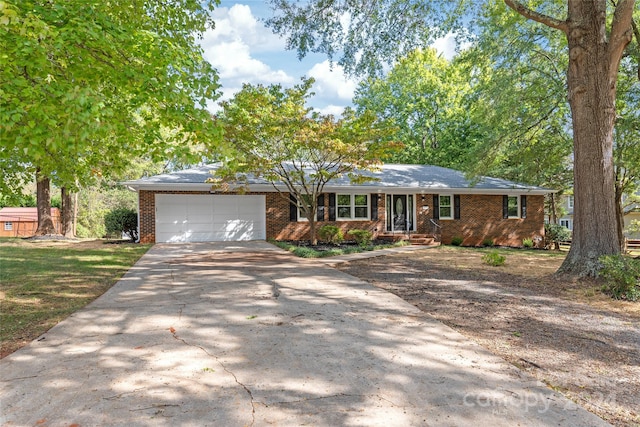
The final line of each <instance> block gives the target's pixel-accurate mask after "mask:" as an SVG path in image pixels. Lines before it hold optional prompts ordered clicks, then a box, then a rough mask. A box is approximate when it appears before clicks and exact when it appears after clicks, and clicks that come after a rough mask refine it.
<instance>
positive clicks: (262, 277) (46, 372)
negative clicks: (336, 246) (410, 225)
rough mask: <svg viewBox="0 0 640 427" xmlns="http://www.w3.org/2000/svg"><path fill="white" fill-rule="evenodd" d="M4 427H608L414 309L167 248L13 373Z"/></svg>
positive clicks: (276, 259)
mask: <svg viewBox="0 0 640 427" xmlns="http://www.w3.org/2000/svg"><path fill="white" fill-rule="evenodd" d="M0 369H1V374H2V382H1V388H0V402H1V405H2V406H1V410H2V418H1V421H2V425H7V426H23V425H37V424H39V425H70V424H78V425H82V426H90V425H127V426H152V425H153V426H164V425H166V426H177V425H180V426H191V425H193V426H205V425H208V426H251V425H254V426H264V425H277V426H300V425H314V426H377V425H380V426H418V425H419V426H424V425H438V426H440V425H452V426H460V425H497V426H499V425H504V426H512V425H539V426H551V425H554V426H555V425H581V426H597V425H607V424H606V423H605V422H604V421H602V420H601V419H599V418H598V417H596V416H595V415H593V414H591V413H589V412H587V411H585V410H584V409H582V408H581V407H577V406H576V405H575V404H573V403H572V402H570V401H568V400H567V399H565V398H563V397H561V396H560V395H558V394H556V393H554V392H553V391H551V390H549V389H547V388H545V387H544V386H543V385H542V384H540V383H538V382H536V381H534V380H533V379H531V378H530V377H528V376H527V375H525V374H523V373H522V372H520V371H519V370H518V369H516V368H515V367H513V366H511V365H509V364H507V363H506V362H504V361H503V360H501V359H499V358H497V357H495V356H493V355H491V354H490V353H489V352H488V351H486V350H484V349H483V348H481V347H479V346H478V345H476V344H474V343H472V342H470V341H469V340H468V339H466V338H464V337H463V336H462V335H460V334H458V333H456V332H455V331H453V330H452V329H450V328H448V327H446V326H444V325H442V324H441V323H439V322H437V321H435V320H433V319H432V318H430V317H428V316H425V315H424V314H423V313H422V312H420V311H419V310H418V309H417V308H415V307H413V306H412V305H410V304H408V303H406V302H404V301H403V300H401V299H400V298H398V297H396V296H394V295H392V294H390V293H387V292H385V291H382V290H379V289H376V288H374V287H372V286H370V285H368V284H366V283H364V282H362V281H360V280H358V279H356V278H354V277H352V276H349V275H347V274H344V273H341V272H339V271H337V270H335V269H333V268H331V267H328V266H326V265H325V264H324V263H321V262H318V261H315V260H303V259H299V258H295V257H293V256H291V255H289V254H288V253H285V252H284V251H281V250H279V249H277V248H275V247H274V246H272V245H270V244H268V243H264V242H251V243H244V244H239V243H237V244H236V243H234V244H215V243H202V244H184V245H156V246H154V247H153V248H152V249H151V250H150V251H149V252H148V253H147V254H146V255H144V256H143V257H142V258H141V259H140V261H139V262H138V263H137V264H136V265H135V266H134V267H132V269H131V270H130V271H129V272H128V273H127V275H125V277H123V279H122V280H121V281H120V282H118V284H116V285H115V286H114V287H113V288H112V289H111V290H109V291H108V292H107V293H106V294H105V295H103V296H102V297H101V298H99V299H98V300H96V301H95V302H93V303H92V304H90V305H89V306H87V307H86V308H85V309H84V310H82V311H80V312H77V313H76V314H74V315H73V316H71V317H70V318H69V319H67V320H65V321H64V322H62V323H60V324H59V325H57V326H56V327H54V328H53V329H51V330H50V331H49V332H48V333H47V334H45V335H43V336H42V337H40V338H39V339H38V340H37V341H34V342H33V343H31V344H30V345H29V346H27V347H25V348H23V349H21V350H19V351H17V352H16V353H14V354H13V355H11V356H9V357H6V358H5V359H3V360H1V361H0Z"/></svg>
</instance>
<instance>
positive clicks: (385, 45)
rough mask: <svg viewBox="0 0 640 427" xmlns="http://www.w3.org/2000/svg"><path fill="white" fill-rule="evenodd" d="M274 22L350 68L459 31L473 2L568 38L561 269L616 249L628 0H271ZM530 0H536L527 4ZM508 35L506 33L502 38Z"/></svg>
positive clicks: (303, 45)
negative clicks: (570, 156)
mask: <svg viewBox="0 0 640 427" xmlns="http://www.w3.org/2000/svg"><path fill="white" fill-rule="evenodd" d="M271 3H272V4H273V5H274V7H275V9H276V11H277V12H278V13H279V14H278V15H277V16H275V17H274V18H272V19H271V20H269V24H270V25H271V26H272V28H273V29H274V30H275V31H276V32H279V33H281V34H287V35H288V36H289V37H288V40H287V42H288V46H289V47H291V48H296V49H297V50H298V53H299V55H301V56H302V55H304V54H306V53H307V52H310V51H311V52H324V53H327V54H328V55H329V56H330V57H334V56H336V54H338V53H341V54H342V56H341V58H340V60H339V62H340V63H341V64H342V65H344V66H345V67H346V69H347V70H351V71H356V72H357V71H360V72H379V71H380V70H381V69H382V68H383V67H382V65H383V64H384V63H385V62H393V61H395V60H396V59H397V58H400V57H402V56H404V55H405V54H406V53H407V52H409V51H410V50H411V49H413V48H415V47H419V46H425V45H428V44H429V43H431V42H433V40H434V38H435V37H438V36H441V35H443V33H446V32H447V31H452V30H456V29H457V30H460V29H461V27H462V26H463V24H464V22H463V20H464V19H473V16H474V14H475V13H476V12H477V9H476V10H474V8H477V7H482V8H492V10H493V13H497V14H500V13H502V14H505V13H508V9H507V8H505V7H504V5H506V6H508V7H509V8H510V9H511V10H512V11H515V12H516V13H518V14H520V15H522V16H523V17H524V18H526V19H528V20H532V21H535V22H537V23H540V24H542V25H546V26H547V27H549V28H553V29H555V30H558V31H560V32H561V33H562V34H563V35H564V37H566V39H567V46H568V66H567V71H566V74H567V95H568V100H569V105H570V108H571V117H572V132H573V134H572V137H573V151H574V164H573V173H574V196H575V208H574V221H575V222H574V231H573V240H572V245H571V249H570V251H569V254H568V255H567V257H566V259H565V261H564V263H563V265H562V266H561V268H560V271H561V272H565V273H571V274H578V275H596V274H597V271H598V268H599V266H600V263H599V261H598V259H599V257H600V256H602V255H610V254H619V253H620V241H619V236H618V232H617V227H616V209H615V197H614V166H613V136H614V123H615V118H616V105H615V100H616V87H617V80H618V68H619V65H620V61H621V58H622V57H623V54H624V53H625V49H626V47H627V45H628V44H629V43H630V42H631V40H632V37H633V29H632V20H633V16H634V13H637V11H636V9H635V3H636V1H635V0H611V1H607V0H587V1H585V0H565V1H559V0H546V1H544V0H543V1H538V2H525V1H519V0H503V2H499V1H497V0H485V1H484V2H480V1H477V0H459V1H453V2H452V1H448V0H447V1H445V0H424V1H420V2H409V3H408V2H405V1H401V0H383V1H372V0H366V1H364V2H352V1H346V2H343V1H336V0H328V1H326V0H311V1H309V2H305V3H304V4H302V5H301V4H300V3H298V2H294V1H292V0H271ZM533 3H535V4H536V6H535V7H534V6H532V4H533ZM504 43H509V40H504Z"/></svg>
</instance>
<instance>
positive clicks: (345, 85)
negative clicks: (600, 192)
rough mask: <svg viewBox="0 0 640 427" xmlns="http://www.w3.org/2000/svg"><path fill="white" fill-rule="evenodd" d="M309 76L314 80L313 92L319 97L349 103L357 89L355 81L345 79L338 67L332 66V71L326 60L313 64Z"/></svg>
mask: <svg viewBox="0 0 640 427" xmlns="http://www.w3.org/2000/svg"><path fill="white" fill-rule="evenodd" d="M309 76H310V77H313V78H314V79H316V83H315V85H314V90H315V92H316V94H317V95H318V96H320V97H332V98H336V97H337V98H339V99H342V100H345V101H351V99H352V98H353V95H354V94H355V91H356V88H357V87H358V81H357V80H355V79H351V78H348V77H346V76H345V74H344V70H343V69H342V67H341V66H339V65H336V64H334V65H333V69H332V67H331V64H330V63H329V61H328V60H327V61H323V62H320V63H318V64H315V65H314V66H313V67H312V68H311V69H310V70H309Z"/></svg>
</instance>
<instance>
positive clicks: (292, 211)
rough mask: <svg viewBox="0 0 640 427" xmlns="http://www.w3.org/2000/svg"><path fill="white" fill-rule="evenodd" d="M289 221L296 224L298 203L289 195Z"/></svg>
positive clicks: (294, 197)
mask: <svg viewBox="0 0 640 427" xmlns="http://www.w3.org/2000/svg"><path fill="white" fill-rule="evenodd" d="M289 200H291V201H290V202H289V221H291V222H296V221H297V220H298V202H297V200H296V196H294V195H293V194H289Z"/></svg>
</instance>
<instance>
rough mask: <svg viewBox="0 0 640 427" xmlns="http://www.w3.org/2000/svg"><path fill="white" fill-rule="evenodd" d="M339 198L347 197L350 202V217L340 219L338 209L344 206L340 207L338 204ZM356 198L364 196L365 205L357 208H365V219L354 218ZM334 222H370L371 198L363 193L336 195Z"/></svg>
mask: <svg viewBox="0 0 640 427" xmlns="http://www.w3.org/2000/svg"><path fill="white" fill-rule="evenodd" d="M340 196H349V200H350V206H349V208H350V216H349V218H340V214H339V213H340V207H341V206H342V207H346V205H340V204H338V199H339V198H340ZM356 196H365V197H366V198H367V205H366V206H358V207H360V208H362V207H364V208H366V211H367V216H366V217H359V218H356V216H355V213H356ZM336 221H371V197H370V196H369V194H365V193H336Z"/></svg>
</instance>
